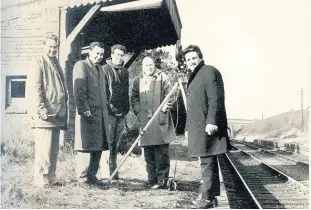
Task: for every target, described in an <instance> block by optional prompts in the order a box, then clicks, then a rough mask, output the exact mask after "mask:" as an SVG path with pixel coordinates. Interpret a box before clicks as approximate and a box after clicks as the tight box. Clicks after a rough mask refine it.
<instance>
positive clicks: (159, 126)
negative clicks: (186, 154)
mask: <svg viewBox="0 0 311 210" xmlns="http://www.w3.org/2000/svg"><path fill="white" fill-rule="evenodd" d="M145 80H146V79H145V78H144V77H143V76H142V75H139V76H137V77H135V78H134V81H133V89H132V96H131V103H132V107H133V111H134V113H135V114H136V115H137V118H138V121H139V122H140V126H141V128H142V129H143V128H144V127H145V125H146V124H147V123H148V121H149V119H150V118H149V117H148V110H149V109H150V110H152V114H154V113H155V111H156V110H157V108H158V107H159V106H160V104H161V103H162V101H163V99H164V98H165V97H166V96H167V94H168V93H169V91H170V89H171V85H170V84H169V82H168V78H167V76H166V74H165V73H163V72H161V71H159V70H157V72H156V73H155V74H154V76H153V79H152V81H151V82H150V84H149V83H148V85H147V87H146V86H145V87H144V84H146V83H145ZM171 101H172V100H171ZM175 138H176V136H175V130H174V125H173V120H172V117H171V113H170V112H169V111H167V112H165V113H164V112H162V111H160V113H159V115H158V116H157V117H156V118H155V119H154V121H153V122H152V123H151V124H150V126H149V128H148V129H147V130H146V132H145V134H144V135H143V136H142V138H141V141H140V145H141V146H150V145H161V144H168V143H170V142H171V141H174V140H175Z"/></svg>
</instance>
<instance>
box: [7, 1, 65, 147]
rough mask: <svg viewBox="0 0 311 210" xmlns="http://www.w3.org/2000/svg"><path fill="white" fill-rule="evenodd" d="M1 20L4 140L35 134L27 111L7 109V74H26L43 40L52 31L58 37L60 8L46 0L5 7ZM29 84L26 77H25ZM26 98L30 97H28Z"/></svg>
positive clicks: (41, 47) (28, 136) (39, 51)
mask: <svg viewBox="0 0 311 210" xmlns="http://www.w3.org/2000/svg"><path fill="white" fill-rule="evenodd" d="M1 12H2V22H1V41H2V43H1V90H2V91H1V103H2V104H1V114H2V116H1V117H2V122H4V123H2V134H1V139H2V141H7V140H9V139H10V138H12V137H14V138H16V137H18V136H20V138H21V139H29V138H31V137H32V133H31V129H30V128H29V119H28V117H27V114H26V113H25V111H13V112H12V111H11V112H10V113H8V110H7V109H5V106H4V103H5V88H6V84H5V81H6V77H7V76H13V75H26V76H27V74H28V72H29V71H30V70H31V69H28V66H29V63H30V61H31V60H32V59H33V58H34V57H35V56H37V55H39V54H40V53H41V52H42V50H43V45H42V44H43V40H44V38H45V37H46V35H47V34H49V33H54V34H56V35H58V36H59V8H58V7H55V6H54V7H50V6H49V5H48V4H44V1H38V2H33V3H30V4H24V5H20V6H15V7H12V8H8V9H5V10H2V11H1ZM26 85H27V80H26ZM26 97H27V96H26Z"/></svg>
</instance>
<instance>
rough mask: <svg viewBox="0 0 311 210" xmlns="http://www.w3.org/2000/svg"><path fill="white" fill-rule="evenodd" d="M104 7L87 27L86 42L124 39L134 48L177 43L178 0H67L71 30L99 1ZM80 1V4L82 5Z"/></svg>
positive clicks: (114, 41)
mask: <svg viewBox="0 0 311 210" xmlns="http://www.w3.org/2000/svg"><path fill="white" fill-rule="evenodd" d="M99 2H104V3H103V7H102V8H101V9H100V11H99V12H98V13H96V15H95V16H94V18H93V19H92V20H91V21H90V23H89V24H88V25H87V26H86V27H85V28H84V29H83V31H82V32H83V38H82V39H83V46H87V45H88V44H89V43H91V42H92V41H95V40H101V41H103V42H104V43H107V45H110V44H113V43H123V44H124V45H125V46H127V47H128V48H129V49H130V50H134V49H135V50H142V49H152V48H156V47H161V46H167V45H173V44H175V43H176V41H177V40H180V34H181V22H180V19H179V14H178V9H177V6H176V2H175V0H136V1H135V0H110V1H108V0H71V1H69V0H67V3H70V5H71V6H70V7H68V8H67V21H69V25H68V27H67V32H68V33H70V32H71V31H72V30H73V29H74V28H75V26H77V24H78V23H79V22H80V20H81V19H82V18H83V17H84V15H85V14H86V13H87V12H88V11H89V10H90V8H91V7H93V5H95V3H99ZM78 5H80V6H78Z"/></svg>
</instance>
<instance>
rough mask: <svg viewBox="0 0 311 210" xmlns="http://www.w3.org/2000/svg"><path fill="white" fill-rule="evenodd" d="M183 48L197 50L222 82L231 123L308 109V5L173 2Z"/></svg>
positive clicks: (279, 0)
mask: <svg viewBox="0 0 311 210" xmlns="http://www.w3.org/2000/svg"><path fill="white" fill-rule="evenodd" d="M176 2H177V7H178V10H179V14H180V18H181V22H182V33H181V43H182V46H183V48H184V47H186V46H187V45H189V44H196V45H198V46H199V47H200V48H201V50H202V51H203V56H204V60H205V62H206V63H207V64H210V65H213V66H215V67H216V68H217V69H218V70H219V71H220V72H221V73H222V76H223V80H224V84H225V92H226V109H227V114H228V117H229V118H245V119H261V118H262V115H263V117H264V118H265V117H269V116H273V115H275V114H278V113H282V112H287V111H290V110H292V109H293V110H299V109H301V88H303V100H304V103H303V105H304V108H305V109H306V108H307V107H308V106H309V105H310V104H311V98H310V94H311V90H310V84H311V27H310V26H311V12H310V11H311V1H310V0H299V1H294V0H252V1H249V0H234V1H231V0H191V1H189V0H176Z"/></svg>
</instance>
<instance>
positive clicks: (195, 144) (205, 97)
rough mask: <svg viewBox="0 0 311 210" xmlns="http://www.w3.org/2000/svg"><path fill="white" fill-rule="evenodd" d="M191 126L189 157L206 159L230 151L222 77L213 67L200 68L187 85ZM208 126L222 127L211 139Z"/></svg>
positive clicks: (187, 124) (189, 132)
mask: <svg viewBox="0 0 311 210" xmlns="http://www.w3.org/2000/svg"><path fill="white" fill-rule="evenodd" d="M186 94H187V122H186V131H187V136H188V148H189V156H191V157H203V156H211V155H217V154H222V153H225V152H227V151H228V148H229V145H230V143H229V138H228V133H227V115H226V108H225V91H224V84H223V80H222V76H221V74H220V72H219V71H218V70H217V69H216V68H215V67H213V66H210V65H205V64H204V61H202V62H201V63H199V64H198V66H197V67H196V68H195V70H194V71H193V72H192V73H191V75H190V78H189V80H188V84H187V90H186ZM207 124H213V125H217V126H218V132H216V133H215V134H213V135H211V136H209V135H208V134H207V133H206V132H205V127H206V125H207Z"/></svg>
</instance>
